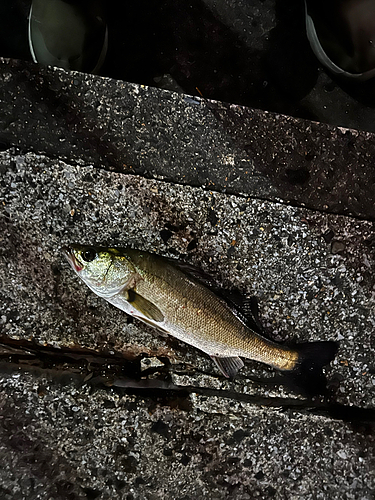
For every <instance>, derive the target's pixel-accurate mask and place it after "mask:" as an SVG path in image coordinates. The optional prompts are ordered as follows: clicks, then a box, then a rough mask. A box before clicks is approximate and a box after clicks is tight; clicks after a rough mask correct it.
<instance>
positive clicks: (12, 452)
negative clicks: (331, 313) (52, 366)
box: [0, 373, 375, 500]
mask: <svg viewBox="0 0 375 500" xmlns="http://www.w3.org/2000/svg"><path fill="white" fill-rule="evenodd" d="M0 384H1V389H0V393H1V404H0V417H1V425H0V438H1V439H0V462H1V464H2V466H1V468H0V484H1V486H0V493H1V497H2V498H3V499H4V500H14V499H21V498H27V499H36V498H38V499H43V500H44V499H51V498H53V499H64V500H65V499H67V498H69V499H71V500H75V499H78V498H87V499H95V498H98V499H113V498H124V499H127V500H131V499H155V500H156V499H164V498H168V499H176V500H182V499H184V500H188V499H192V498H197V497H198V498H208V499H223V498H228V497H230V498H235V499H248V500H250V499H252V498H259V499H267V498H275V499H284V498H288V499H293V500H294V499H295V500H297V499H300V498H306V499H314V500H315V499H321V500H325V499H328V498H332V499H353V500H354V499H361V500H371V499H372V498H373V494H374V480H375V477H374V438H373V436H372V435H366V430H365V429H364V428H361V427H357V428H352V427H351V426H350V425H348V424H343V423H342V422H339V421H332V420H330V419H326V418H323V417H314V416H309V415H298V414H293V413H290V412H287V413H285V412H282V411H280V410H278V409H269V408H268V409H264V408H257V407H254V406H252V405H248V404H244V403H238V402H233V401H231V400H228V399H223V398H213V397H200V396H196V395H194V394H192V395H191V396H190V398H189V401H188V403H189V407H188V409H187V408H185V409H182V408H181V407H179V406H173V405H171V403H170V402H168V401H159V402H157V401H155V400H153V399H151V398H143V397H142V396H140V397H135V396H132V395H126V394H125V395H123V394H119V393H116V392H115V391H113V390H110V391H104V390H101V389H97V390H95V391H92V390H90V388H89V387H87V386H83V387H82V386H79V385H78V384H75V383H74V382H69V383H66V384H65V385H61V384H60V385H59V384H58V383H56V382H55V381H53V380H51V379H49V378H46V377H40V378H35V377H33V376H31V375H30V374H27V373H26V374H25V373H23V374H19V373H18V374H13V375H8V376H6V377H4V376H1V377H0ZM21 410H23V411H21Z"/></svg>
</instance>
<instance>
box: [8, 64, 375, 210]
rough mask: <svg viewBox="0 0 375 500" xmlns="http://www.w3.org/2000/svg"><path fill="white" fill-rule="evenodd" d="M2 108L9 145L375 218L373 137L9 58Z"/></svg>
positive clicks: (213, 187)
mask: <svg viewBox="0 0 375 500" xmlns="http://www.w3.org/2000/svg"><path fill="white" fill-rule="evenodd" d="M0 103H1V107H2V112H1V114H0V141H1V142H2V144H3V148H4V147H5V148H6V147H8V146H10V145H15V146H17V147H19V148H21V150H23V151H30V150H33V151H35V152H37V153H41V152H44V153H46V154H47V155H48V156H51V157H55V158H61V159H63V158H66V159H68V160H69V161H71V160H72V159H81V160H83V161H84V162H85V163H94V164H95V165H97V166H99V165H101V166H102V167H103V168H107V169H110V170H115V171H118V172H123V173H129V172H132V173H135V174H140V175H143V176H146V177H153V178H159V179H164V180H166V181H171V182H174V183H181V184H188V185H193V186H204V187H205V188H206V189H214V190H216V191H221V192H228V193H233V194H243V195H245V196H250V197H252V198H258V199H265V200H272V201H277V200H279V201H283V202H288V203H292V204H295V205H299V206H306V207H308V208H313V209H317V210H321V211H327V212H333V213H341V214H352V215H353V216H356V217H360V218H365V219H371V220H374V219H375V209H374V207H375V194H374V190H373V188H372V186H373V185H374V183H375V174H374V169H373V164H374V159H375V140H374V135H373V134H371V133H368V132H359V131H356V130H349V129H343V128H339V127H337V128H335V127H331V126H328V125H324V124H321V123H316V122H310V121H307V120H300V119H295V118H290V117H287V116H283V115H278V114H274V113H268V112H265V111H259V110H254V109H250V108H246V107H244V106H238V105H232V104H225V103H222V102H217V101H210V100H206V99H202V98H197V97H190V96H186V95H182V94H177V93H175V92H169V91H166V90H161V89H156V88H152V87H146V86H143V85H136V84H129V83H126V82H123V81H118V80H112V79H110V78H102V77H97V76H92V75H85V74H80V73H69V72H64V71H63V70H60V69H57V68H41V67H40V66H38V65H34V64H31V63H27V62H21V61H14V60H7V59H0Z"/></svg>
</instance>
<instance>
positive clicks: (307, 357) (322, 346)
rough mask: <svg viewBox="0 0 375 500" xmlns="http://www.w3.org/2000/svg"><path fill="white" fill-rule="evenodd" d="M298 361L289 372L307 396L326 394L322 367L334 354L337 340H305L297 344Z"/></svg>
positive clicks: (325, 381) (325, 382)
mask: <svg viewBox="0 0 375 500" xmlns="http://www.w3.org/2000/svg"><path fill="white" fill-rule="evenodd" d="M295 349H296V350H297V352H298V355H299V357H298V362H297V365H296V367H295V369H294V370H293V372H292V373H291V374H290V375H291V378H292V380H293V382H294V384H296V385H297V386H298V388H299V389H301V390H302V391H303V392H305V393H306V394H307V395H308V396H316V395H318V394H320V395H326V394H327V380H326V377H325V375H324V373H323V370H322V369H323V367H324V366H326V365H328V364H329V363H330V361H332V360H333V359H334V357H335V355H336V352H337V349H338V343H337V342H332V341H328V342H307V343H305V344H297V345H296V346H295Z"/></svg>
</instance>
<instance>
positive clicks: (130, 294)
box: [125, 290, 164, 323]
mask: <svg viewBox="0 0 375 500" xmlns="http://www.w3.org/2000/svg"><path fill="white" fill-rule="evenodd" d="M125 294H126V295H125V298H126V300H127V301H128V302H129V303H130V304H131V305H132V306H133V307H134V309H137V311H139V312H140V313H142V314H144V315H145V316H146V317H147V318H149V319H151V320H153V321H156V322H157V323H161V322H162V321H164V315H163V313H162V312H161V311H160V309H159V308H158V307H157V306H156V305H155V304H153V303H152V302H150V301H149V300H147V299H145V298H144V297H142V295H139V294H138V293H137V292H135V291H134V290H127V291H126V292H125Z"/></svg>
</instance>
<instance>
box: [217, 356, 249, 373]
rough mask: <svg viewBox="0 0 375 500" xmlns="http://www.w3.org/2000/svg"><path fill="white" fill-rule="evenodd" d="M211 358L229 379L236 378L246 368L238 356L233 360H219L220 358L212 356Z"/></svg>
mask: <svg viewBox="0 0 375 500" xmlns="http://www.w3.org/2000/svg"><path fill="white" fill-rule="evenodd" d="M211 358H212V359H213V360H214V361H215V363H216V366H217V367H218V368H219V370H220V371H221V373H222V374H223V375H224V377H227V378H234V377H235V376H236V375H237V373H238V371H239V370H241V368H242V367H243V366H245V365H244V362H243V361H242V359H241V358H239V357H237V356H235V357H232V358H219V357H218V356H211Z"/></svg>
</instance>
